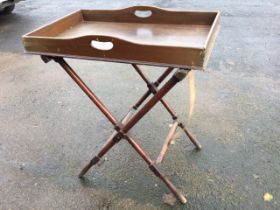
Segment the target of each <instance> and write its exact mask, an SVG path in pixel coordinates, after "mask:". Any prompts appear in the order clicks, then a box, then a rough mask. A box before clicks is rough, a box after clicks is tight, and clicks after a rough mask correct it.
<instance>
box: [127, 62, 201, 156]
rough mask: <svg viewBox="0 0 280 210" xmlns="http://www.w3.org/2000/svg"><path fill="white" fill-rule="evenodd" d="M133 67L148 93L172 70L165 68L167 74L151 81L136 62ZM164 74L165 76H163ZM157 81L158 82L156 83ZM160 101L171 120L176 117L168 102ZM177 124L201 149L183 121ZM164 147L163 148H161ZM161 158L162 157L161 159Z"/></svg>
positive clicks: (154, 89)
mask: <svg viewBox="0 0 280 210" xmlns="http://www.w3.org/2000/svg"><path fill="white" fill-rule="evenodd" d="M132 66H133V68H134V69H135V70H136V71H137V73H138V74H139V75H140V77H141V78H142V79H143V80H144V81H145V82H146V84H147V86H148V88H149V90H148V92H149V93H153V94H156V93H157V92H158V89H157V86H158V85H159V83H160V82H161V81H162V78H163V79H164V78H165V77H166V76H167V75H168V71H172V69H169V68H168V69H167V70H166V73H167V75H165V74H163V75H162V76H161V77H160V78H159V79H158V80H157V81H156V82H155V83H152V82H151V81H150V80H149V78H148V77H147V75H145V73H144V72H143V71H142V70H141V69H140V68H139V66H137V65H136V64H132ZM164 76H165V77H164ZM158 82H159V83H158ZM160 102H161V103H162V105H163V106H164V107H165V109H166V110H167V111H168V112H169V113H170V115H171V117H172V119H173V120H176V119H178V117H177V116H176V114H175V112H174V111H173V110H172V109H171V107H170V106H169V105H168V103H167V102H166V101H165V100H164V99H163V98H162V99H160ZM179 126H180V127H181V128H182V129H183V131H184V133H185V134H186V135H187V136H188V137H189V139H190V140H191V142H192V143H193V144H194V145H195V147H196V149H198V150H201V148H202V146H201V144H200V143H199V141H198V140H196V139H195V138H194V137H193V135H192V134H191V133H190V132H189V131H188V130H187V128H186V127H185V126H184V125H183V123H182V122H181V123H179ZM163 149H164V148H163ZM161 160H162V159H161ZM158 161H160V159H158Z"/></svg>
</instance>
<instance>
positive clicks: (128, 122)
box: [42, 56, 189, 203]
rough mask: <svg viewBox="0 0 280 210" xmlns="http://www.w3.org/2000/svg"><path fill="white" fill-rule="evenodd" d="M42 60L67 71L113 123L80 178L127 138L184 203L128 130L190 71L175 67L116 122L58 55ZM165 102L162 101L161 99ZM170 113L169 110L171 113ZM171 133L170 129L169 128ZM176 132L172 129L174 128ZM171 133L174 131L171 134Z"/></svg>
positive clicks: (184, 201)
mask: <svg viewBox="0 0 280 210" xmlns="http://www.w3.org/2000/svg"><path fill="white" fill-rule="evenodd" d="M42 59H43V60H44V61H45V62H48V61H50V60H51V59H53V60H55V61H56V62H58V63H59V64H60V65H61V66H62V68H63V69H64V70H65V71H66V73H67V74H68V75H69V76H70V77H71V78H72V79H73V80H74V81H75V82H76V83H77V85H78V86H79V87H80V88H81V89H82V90H83V91H84V92H85V93H86V95H87V96H88V97H89V98H90V99H91V100H92V102H93V103H94V104H95V105H96V106H97V107H98V108H99V109H100V111H101V112H102V113H103V114H104V115H105V116H106V117H107V118H108V120H109V121H110V122H111V123H112V124H113V125H114V126H115V130H116V131H115V132H114V133H113V134H112V135H111V136H110V138H109V139H108V140H107V141H106V143H105V145H104V146H103V147H102V149H101V150H100V151H99V153H98V154H97V155H96V156H95V157H94V158H93V159H92V160H91V161H90V162H89V163H88V164H87V165H86V166H85V167H84V168H83V170H82V171H81V172H80V174H79V177H80V178H82V177H83V176H84V174H85V173H86V172H87V171H88V170H89V169H90V168H91V167H92V166H93V165H95V164H96V163H97V162H98V161H99V160H100V158H101V157H102V156H104V155H105V154H106V153H107V152H108V151H109V150H110V149H111V148H112V147H113V146H114V145H115V144H116V143H117V142H119V141H120V140H121V138H125V139H127V141H128V142H129V144H130V145H131V146H132V147H133V148H134V149H135V150H136V152H137V153H138V154H139V155H140V156H141V157H142V158H143V159H144V160H145V162H146V163H147V164H148V165H149V168H150V169H151V170H152V171H153V172H154V174H155V175H156V176H158V177H159V178H160V179H162V181H163V182H164V183H165V184H166V186H167V187H168V188H169V189H170V190H171V192H172V193H173V194H174V195H175V196H176V197H177V198H178V199H179V200H180V202H182V203H186V202H187V200H186V198H185V197H184V196H183V194H182V193H180V192H179V191H178V190H177V188H176V187H175V186H174V185H173V184H172V183H171V182H170V181H169V179H168V178H167V177H166V176H165V175H164V174H163V173H162V172H161V171H160V170H159V169H158V168H157V166H156V165H155V164H154V163H153V161H152V160H151V159H150V158H149V157H148V156H147V155H146V154H145V152H144V150H143V149H142V148H141V147H140V145H138V144H137V143H136V141H135V140H134V139H133V138H132V137H131V136H130V134H129V130H130V129H131V128H132V127H134V125H135V124H136V123H137V122H138V121H139V120H140V119H141V118H142V117H143V116H144V115H145V114H146V113H148V112H149V111H150V110H151V109H152V107H153V106H154V105H155V104H156V103H157V102H159V101H161V102H162V97H163V96H164V95H165V94H166V93H167V92H168V91H170V90H171V89H172V88H173V87H174V86H175V85H176V83H177V82H179V81H181V80H182V79H183V78H184V77H185V76H186V75H187V73H188V72H189V70H178V71H177V72H176V73H175V74H174V75H173V77H172V78H170V79H169V81H168V82H166V84H165V85H164V86H163V87H162V88H160V89H159V90H158V91H153V90H151V89H150V90H149V91H148V92H146V94H145V95H144V96H143V97H142V98H141V99H140V100H139V101H138V103H137V104H136V105H135V106H134V107H133V109H131V110H130V111H129V113H128V114H127V115H126V116H125V117H124V118H123V120H122V121H121V122H120V123H118V121H117V120H116V118H115V117H114V116H113V115H112V114H111V113H110V111H109V110H108V109H107V108H106V106H105V105H104V104H103V103H102V102H101V101H100V100H99V99H98V98H97V97H96V96H95V94H94V93H93V92H92V91H91V90H90V89H89V88H88V87H87V85H86V84H85V83H84V82H83V81H82V79H81V78H80V77H79V76H78V75H77V74H76V73H75V72H74V70H73V69H72V68H71V67H70V66H69V65H68V64H67V63H66V62H65V60H64V59H63V58H61V57H46V56H42ZM172 69H173V68H168V69H167V70H166V71H165V72H164V74H163V75H161V77H160V78H159V79H158V80H157V81H156V83H155V85H156V86H158V85H159V83H160V82H161V81H163V79H164V78H165V77H166V76H167V75H168V74H169V73H170V72H171V71H172ZM151 93H153V94H154V96H153V97H152V98H151V99H150V100H149V101H148V102H147V103H146V104H145V105H144V106H143V107H142V108H141V109H140V110H139V111H138V112H137V113H136V114H134V111H135V110H136V109H137V108H138V106H140V105H141V103H143V102H144V101H145V99H146V98H147V97H148V96H149V95H150V94H151ZM162 103H163V104H166V103H165V102H162ZM165 107H166V109H167V110H168V111H169V110H171V109H169V106H168V105H167V104H166V105H165ZM170 114H171V115H172V111H171V113H170ZM177 125H178V123H177V124H176V127H177ZM172 132H173V131H172ZM174 132H175V131H174ZM174 132H173V133H174Z"/></svg>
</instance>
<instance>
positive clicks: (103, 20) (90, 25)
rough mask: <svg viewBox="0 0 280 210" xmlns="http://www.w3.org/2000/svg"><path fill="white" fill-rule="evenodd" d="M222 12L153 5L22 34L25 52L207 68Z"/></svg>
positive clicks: (89, 13) (77, 17) (84, 15)
mask: <svg viewBox="0 0 280 210" xmlns="http://www.w3.org/2000/svg"><path fill="white" fill-rule="evenodd" d="M218 24H219V12H206V11H175V10H172V11H171V10H164V9H160V8H157V7H150V6H135V7H129V8H126V9H121V10H79V11H77V12H74V13H72V14H70V15H67V16H65V17H63V18H61V19H59V20H56V21H54V22H53V23H50V24H48V25H46V26H43V27H41V28H39V29H37V30H35V31H33V32H30V33H28V34H26V35H24V36H23V43H24V47H25V50H26V52H29V53H34V54H40V55H54V56H64V57H73V58H85V59H94V60H104V61H115V62H125V63H138V64H149V65H158V66H172V67H181V68H192V69H204V68H205V66H206V64H207V61H208V59H209V56H210V54H211V49H212V47H213V44H214V42H215V38H216V35H217V32H218V28H219V25H218Z"/></svg>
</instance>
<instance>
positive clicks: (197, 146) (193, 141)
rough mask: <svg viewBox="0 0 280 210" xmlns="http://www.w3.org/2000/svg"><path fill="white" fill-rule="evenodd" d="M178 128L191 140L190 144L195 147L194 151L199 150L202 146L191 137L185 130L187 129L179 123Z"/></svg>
mask: <svg viewBox="0 0 280 210" xmlns="http://www.w3.org/2000/svg"><path fill="white" fill-rule="evenodd" d="M179 126H180V127H181V128H182V130H183V131H184V133H185V134H186V135H187V136H188V137H189V139H190V140H191V142H192V143H193V144H194V145H195V147H196V149H197V150H201V148H202V146H201V144H200V143H199V141H197V140H196V139H195V138H194V137H193V135H192V134H191V133H190V132H189V131H188V130H187V128H186V127H185V126H184V125H183V124H182V123H180V124H179Z"/></svg>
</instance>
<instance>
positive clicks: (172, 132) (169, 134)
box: [156, 121, 178, 164]
mask: <svg viewBox="0 0 280 210" xmlns="http://www.w3.org/2000/svg"><path fill="white" fill-rule="evenodd" d="M177 127H178V122H177V121H176V122H174V123H173V125H172V127H171V128H170V130H169V132H168V135H167V137H166V139H165V141H164V144H163V146H162V149H161V151H160V153H159V156H158V158H157V160H156V163H157V164H159V163H161V162H162V160H163V158H164V155H165V153H166V152H167V149H168V146H169V144H170V142H171V140H172V137H173V136H174V134H175V131H176V128H177Z"/></svg>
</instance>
